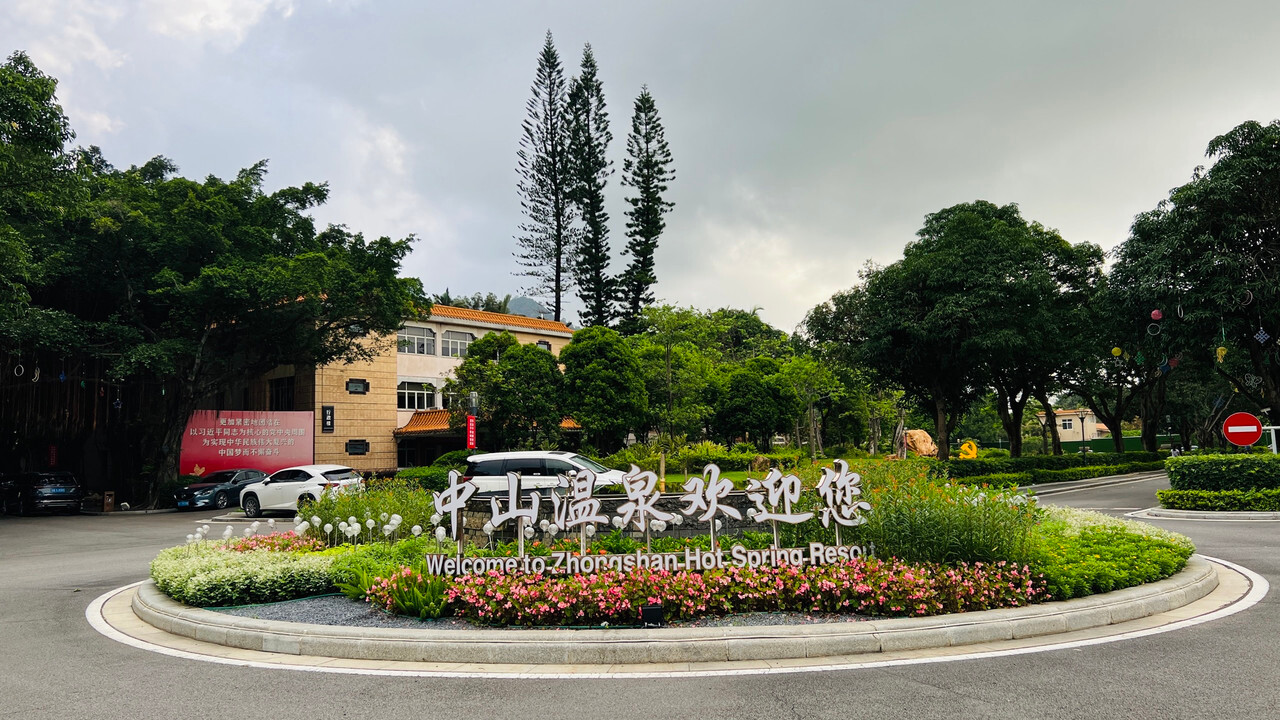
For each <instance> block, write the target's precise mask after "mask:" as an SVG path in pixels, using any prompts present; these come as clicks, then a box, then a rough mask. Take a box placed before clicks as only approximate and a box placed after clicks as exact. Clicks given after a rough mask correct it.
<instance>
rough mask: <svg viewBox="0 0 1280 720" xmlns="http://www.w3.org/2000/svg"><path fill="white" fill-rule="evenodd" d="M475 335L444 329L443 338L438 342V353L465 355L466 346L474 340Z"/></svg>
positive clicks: (447, 355)
mask: <svg viewBox="0 0 1280 720" xmlns="http://www.w3.org/2000/svg"><path fill="white" fill-rule="evenodd" d="M475 339H476V336H475V335H472V334H471V333H464V332H454V331H453V330H445V331H444V340H443V342H441V343H440V354H441V355H443V356H444V357H466V356H467V346H468V345H470V344H471V343H472V342H474V341H475Z"/></svg>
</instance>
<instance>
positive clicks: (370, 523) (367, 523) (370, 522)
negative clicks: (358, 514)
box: [364, 518, 378, 530]
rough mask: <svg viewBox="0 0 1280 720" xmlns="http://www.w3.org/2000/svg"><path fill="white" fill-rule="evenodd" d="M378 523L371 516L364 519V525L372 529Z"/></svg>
mask: <svg viewBox="0 0 1280 720" xmlns="http://www.w3.org/2000/svg"><path fill="white" fill-rule="evenodd" d="M377 524H378V523H376V522H374V521H373V518H369V519H368V520H365V521H364V526H365V527H367V528H369V529H370V530H372V529H373V528H374V526H375V525H377Z"/></svg>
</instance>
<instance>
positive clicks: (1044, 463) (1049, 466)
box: [946, 452, 1169, 479]
mask: <svg viewBox="0 0 1280 720" xmlns="http://www.w3.org/2000/svg"><path fill="white" fill-rule="evenodd" d="M1168 456H1169V453H1168V452H1155V453H1149V452H1126V453H1084V454H1072V455H1026V456H1023V457H1017V458H1015V457H980V458H976V459H974V460H959V459H955V460H949V461H947V463H946V466H947V472H948V473H949V474H950V477H953V478H956V479H961V478H966V477H978V476H981V475H995V474H997V473H1021V472H1029V471H1031V470H1067V469H1070V468H1083V467H1100V466H1104V465H1106V466H1110V465H1126V464H1132V463H1154V462H1159V461H1161V460H1164V459H1165V458H1167V457H1168Z"/></svg>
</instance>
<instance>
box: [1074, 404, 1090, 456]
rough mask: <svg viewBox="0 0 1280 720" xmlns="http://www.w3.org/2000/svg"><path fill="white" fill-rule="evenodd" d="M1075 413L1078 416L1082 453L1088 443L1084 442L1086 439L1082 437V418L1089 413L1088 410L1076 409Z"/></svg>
mask: <svg viewBox="0 0 1280 720" xmlns="http://www.w3.org/2000/svg"><path fill="white" fill-rule="evenodd" d="M1076 414H1077V415H1079V416H1080V453H1081V454H1084V452H1085V449H1086V448H1087V447H1088V445H1086V444H1085V443H1086V442H1088V441H1087V440H1085V437H1084V419H1085V416H1087V415H1088V414H1089V411H1088V410H1077V411H1076Z"/></svg>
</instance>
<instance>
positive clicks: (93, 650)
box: [0, 479, 1280, 720]
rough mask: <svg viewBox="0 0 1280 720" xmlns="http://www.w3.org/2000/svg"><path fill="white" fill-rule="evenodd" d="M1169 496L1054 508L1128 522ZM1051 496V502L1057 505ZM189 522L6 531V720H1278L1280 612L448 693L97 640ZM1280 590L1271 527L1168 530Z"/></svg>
mask: <svg viewBox="0 0 1280 720" xmlns="http://www.w3.org/2000/svg"><path fill="white" fill-rule="evenodd" d="M1163 482H1164V481H1163V480H1159V479H1154V480H1145V481H1142V482H1137V483H1131V484H1127V485H1117V486H1112V487H1107V488H1094V489H1086V490H1081V491H1078V492H1069V493H1058V494H1054V495H1053V496H1052V501H1053V502H1057V503H1061V504H1067V505H1072V506H1076V507H1087V508H1094V509H1102V510H1104V511H1108V512H1114V513H1116V514H1120V513H1122V512H1124V511H1126V510H1125V509H1126V508H1137V507H1145V506H1149V505H1151V504H1152V499H1153V496H1154V491H1155V490H1156V489H1157V488H1158V487H1162V486H1163V484H1162V483H1163ZM1049 499H1050V498H1046V500H1049ZM193 519H194V518H193V516H183V515H172V514H169V515H151V516H133V517H122V516H114V517H88V516H82V517H34V518H13V517H3V516H0V578H2V580H0V657H2V658H3V659H2V660H0V717H21V718H163V719H165V720H170V719H173V718H183V719H186V718H191V719H200V718H238V717H246V718H257V717H270V718H273V720H277V719H281V720H282V719H285V718H305V719H306V720H328V719H329V718H346V717H351V718H356V717H359V718H384V717H385V718H391V717H397V718H398V717H424V718H436V717H440V718H449V719H450V720H459V719H470V718H476V719H477V720H479V719H481V718H484V719H488V718H521V719H522V720H528V719H529V718H538V719H539V720H542V719H545V718H561V717H573V718H642V717H643V718H699V719H701V718H769V719H770V720H773V719H776V718H789V717H797V718H826V717H831V718H840V719H841V720H847V719H848V718H864V717H865V718H885V719H888V718H911V719H916V718H946V719H947V720H952V719H954V718H1011V719H1017V720H1025V719H1029V718H1160V719H1164V718H1213V719H1214V720H1224V719H1226V718H1274V717H1280V683H1277V678H1278V677H1280V641H1278V638H1277V637H1276V635H1277V630H1280V608H1278V607H1277V604H1276V602H1275V600H1274V597H1271V596H1269V597H1268V598H1266V599H1264V600H1263V602H1262V603H1260V604H1259V605H1257V606H1255V607H1254V608H1252V609H1250V610H1248V611H1246V612H1243V613H1239V614H1237V615H1233V616H1231V617H1228V618H1225V619H1223V620H1218V621H1215V622H1211V623H1207V624H1204V625H1199V626H1196V627H1192V628H1188V629H1185V630H1179V631H1175V632H1170V633H1165V634H1162V635H1155V636H1151V637H1146V638H1140V639H1137V640H1127V641H1123V642H1118V643H1112V644H1107V645H1097V646H1091V647H1084V648H1079V649H1072V650H1058V651H1050V652H1045V653H1038V654H1032V655H1022V656H1012V657H1003V658H989V659H980V660H967V661H961V662H951V663H938V664H930V665H917V666H909V667H896V668H884V669H873V670H856V671H844V672H828V673H807V674H796V675H775V676H749V677H722V678H701V679H687V680H683V679H682V680H671V679H652V680H577V681H548V680H536V681H535V680H529V681H512V680H462V679H459V680H442V679H405V678H387V677H351V676H340V675H324V674H312V673H299V672H292V671H284V670H279V671H275V670H270V671H269V670H256V669H244V668H237V667H228V666H222V665H214V664H208V663H200V662H193V661H185V660H178V659H175V658H169V657H165V656H162V655H157V654H153V653H148V652H145V651H142V650H136V649H133V648H130V647H127V646H124V645H121V644H118V643H116V642H113V641H111V640H108V639H107V638H105V637H102V636H100V635H98V634H97V633H96V632H94V631H93V630H92V629H91V628H90V627H89V626H88V624H87V623H86V622H85V620H84V610H85V607H86V606H87V605H88V604H89V603H90V602H91V601H92V600H93V599H94V598H95V597H97V596H98V595H99V594H101V593H103V592H105V591H107V590H110V589H112V588H115V587H118V586H120V585H124V584H126V583H129V582H133V581H135V580H139V579H142V578H143V577H145V576H146V573H147V563H148V561H149V560H150V558H151V557H152V556H153V555H154V554H155V553H156V551H157V550H159V549H160V548H162V547H165V546H167V545H171V544H174V543H175V542H180V541H181V540H182V536H183V535H184V534H185V533H186V532H188V531H189V530H190V528H191V521H192V520H193ZM1160 523H1161V524H1163V525H1165V526H1167V527H1170V528H1172V529H1174V530H1177V531H1179V532H1184V533H1186V534H1188V535H1190V536H1191V537H1192V538H1194V539H1195V540H1196V542H1197V543H1198V544H1199V545H1200V548H1201V551H1202V552H1204V553H1205V554H1208V555H1214V556H1217V557H1222V558H1225V559H1228V560H1232V561H1235V562H1238V563H1241V564H1243V565H1245V566H1247V567H1249V568H1252V569H1253V570H1256V571H1258V572H1260V573H1262V574H1263V575H1265V576H1266V577H1267V578H1268V580H1269V581H1271V582H1272V583H1273V585H1276V584H1280V558H1278V557H1277V553H1276V548H1277V544H1278V543H1280V523H1227V522H1187V521H1160Z"/></svg>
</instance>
